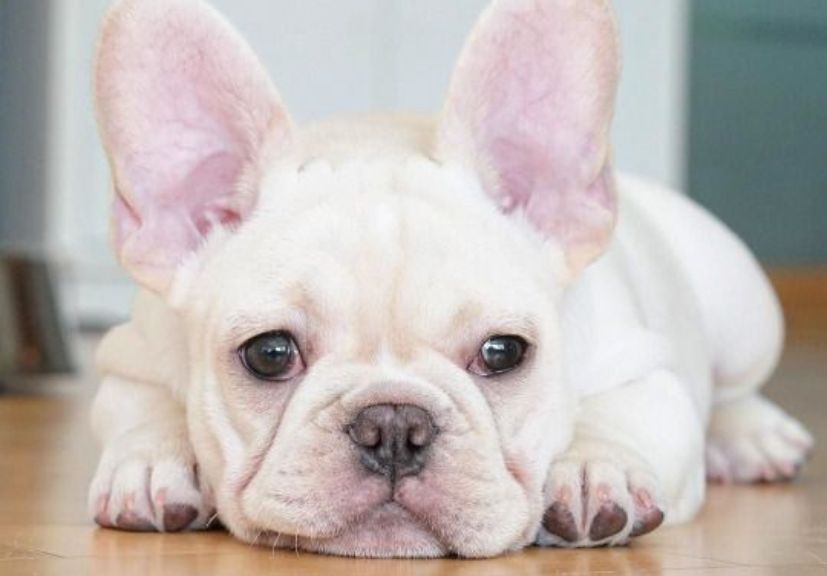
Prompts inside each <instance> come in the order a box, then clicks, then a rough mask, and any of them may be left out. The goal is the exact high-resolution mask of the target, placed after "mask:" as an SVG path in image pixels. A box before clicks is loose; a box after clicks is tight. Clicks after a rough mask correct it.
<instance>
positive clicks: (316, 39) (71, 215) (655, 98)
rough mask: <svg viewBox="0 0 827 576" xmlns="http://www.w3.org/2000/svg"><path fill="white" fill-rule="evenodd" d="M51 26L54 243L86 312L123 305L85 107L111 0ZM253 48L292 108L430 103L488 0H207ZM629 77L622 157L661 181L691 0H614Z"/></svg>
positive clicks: (314, 110)
mask: <svg viewBox="0 0 827 576" xmlns="http://www.w3.org/2000/svg"><path fill="white" fill-rule="evenodd" d="M53 2H54V3H55V6H56V11H55V14H54V17H55V19H56V26H55V29H56V34H57V38H56V39H55V42H54V46H55V48H54V50H55V54H54V61H53V62H54V74H55V76H56V82H57V84H56V85H57V86H58V87H59V89H57V90H55V91H54V94H53V107H54V109H55V121H54V138H53V140H52V142H53V150H52V152H53V158H54V165H53V166H52V167H51V171H50V173H51V175H52V182H53V187H52V188H53V190H54V194H55V197H54V201H53V202H51V205H52V206H54V207H55V208H54V211H53V213H52V214H51V218H52V226H51V232H52V233H51V244H52V246H53V247H54V248H55V249H56V250H58V251H59V253H61V254H62V255H63V256H64V258H65V260H66V261H67V262H70V263H71V266H69V267H68V269H69V271H70V274H69V276H70V278H71V279H72V282H70V284H69V285H70V290H69V293H68V298H69V300H70V301H71V302H73V303H75V305H76V309H77V310H78V312H79V313H80V315H81V316H83V317H85V318H86V319H87V320H89V319H93V320H94V319H102V320H106V319H107V318H111V317H112V316H113V315H115V316H119V315H122V314H123V313H124V311H125V310H126V304H127V302H128V300H129V298H130V297H131V294H132V288H131V287H130V285H129V283H128V282H127V281H126V279H125V278H124V277H123V275H122V274H121V273H120V272H119V271H118V270H117V268H116V267H115V265H114V262H113V259H112V257H111V255H110V254H109V250H108V245H107V224H108V218H107V209H108V203H109V202H108V196H109V191H108V180H107V168H106V163H105V161H104V158H103V155H102V153H101V152H100V149H99V145H98V143H97V135H96V132H95V126H94V118H93V113H92V108H91V104H90V103H91V91H90V82H89V72H90V65H91V64H90V63H91V58H92V51H93V46H94V39H95V34H96V30H97V26H98V24H99V21H100V18H101V16H102V14H103V12H104V10H105V7H106V6H107V4H108V2H107V0H84V1H83V2H78V1H77V0H53ZM213 2H214V4H215V5H216V6H217V7H218V8H219V9H220V10H221V11H222V12H224V13H225V14H226V15H227V16H228V17H229V18H230V20H231V21H232V22H233V23H234V24H235V25H236V26H237V27H238V28H239V29H240V30H241V32H242V33H243V34H244V36H246V37H247V38H248V39H249V41H250V42H251V44H252V45H253V46H254V48H255V49H256V51H257V52H258V53H259V54H260V56H261V57H262V59H263V60H264V62H265V63H266V65H267V66H268V68H269V69H270V70H271V72H272V74H273V77H274V78H275V80H276V83H277V84H278V86H279V88H280V90H281V92H282V95H283V96H284V98H285V100H286V102H287V103H288V105H289V106H290V108H291V111H292V113H293V115H294V116H295V117H296V118H297V119H298V120H300V121H301V120H312V119H318V118H323V117H326V116H330V115H333V114H337V113H351V112H363V111H369V110H376V109H399V110H410V111H421V112H427V111H433V110H436V109H438V107H439V106H440V104H441V101H442V97H443V94H444V92H445V89H446V86H447V83H448V80H449V76H450V72H451V69H452V66H453V63H454V60H455V58H456V55H457V53H458V51H459V49H460V47H461V46H462V42H463V40H464V37H465V35H466V33H467V32H468V30H469V28H470V26H471V25H472V23H473V21H474V19H475V17H476V15H477V14H478V13H479V12H480V10H481V9H482V8H483V6H485V5H486V4H487V0H314V1H312V2H292V1H289V0H272V1H263V0H213ZM615 3H616V6H617V11H618V15H619V19H620V23H621V27H622V33H623V39H624V53H625V61H626V64H625V76H624V80H623V84H622V87H621V94H620V99H619V107H618V114H617V122H616V131H615V142H616V155H617V160H618V165H619V167H620V168H621V169H627V170H633V171H635V172H637V173H640V174H643V175H647V176H650V177H652V178H654V179H656V180H659V181H662V182H666V183H668V184H673V185H680V184H681V183H682V182H683V177H684V133H685V129H684V121H683V119H684V116H685V114H684V108H685V100H684V97H683V94H684V92H685V81H684V76H685V70H686V68H687V67H686V55H687V49H686V28H687V22H688V15H687V11H688V9H687V3H688V0H615Z"/></svg>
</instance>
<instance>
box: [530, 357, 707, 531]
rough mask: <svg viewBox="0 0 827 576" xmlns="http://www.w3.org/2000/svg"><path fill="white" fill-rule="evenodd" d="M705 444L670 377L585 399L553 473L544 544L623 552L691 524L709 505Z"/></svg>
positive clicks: (659, 375)
mask: <svg viewBox="0 0 827 576" xmlns="http://www.w3.org/2000/svg"><path fill="white" fill-rule="evenodd" d="M703 442H704V435H703V424H702V422H701V418H700V416H699V415H698V412H697V409H696V408H695V406H694V405H693V403H692V401H691V399H690V397H689V395H688V393H687V389H686V388H685V386H684V384H683V383H681V382H680V381H679V379H678V378H677V377H676V376H674V375H673V374H671V373H669V372H666V371H657V372H653V373H652V374H650V375H649V376H647V377H646V378H643V379H641V380H638V381H636V382H633V383H630V384H628V385H626V386H623V387H622V388H617V389H614V390H610V391H607V392H604V393H602V394H599V395H595V396H592V397H589V398H586V399H584V401H583V403H582V405H581V409H580V413H579V414H578V420H577V427H576V430H575V436H574V440H573V442H572V445H571V446H570V448H569V449H568V450H567V451H566V452H565V453H564V454H563V455H562V456H561V457H560V458H558V459H557V460H556V461H555V462H554V463H553V464H552V467H551V470H550V473H549V479H548V482H547V485H546V499H547V510H546V513H545V516H544V518H543V523H542V527H541V528H540V531H539V534H538V537H537V542H538V544H540V545H547V546H565V547H585V546H601V545H617V544H623V543H625V542H627V541H628V540H629V539H630V538H634V537H636V536H641V535H643V534H646V533H648V532H651V531H652V530H654V529H655V528H657V527H658V526H659V525H660V524H661V522H663V520H664V519H666V520H667V521H673V522H674V521H683V520H686V519H688V518H689V517H691V516H692V515H693V514H694V513H695V512H696V511H697V509H698V508H699V507H700V505H701V503H702V501H703V495H704V472H703Z"/></svg>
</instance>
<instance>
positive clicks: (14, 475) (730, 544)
mask: <svg viewBox="0 0 827 576" xmlns="http://www.w3.org/2000/svg"><path fill="white" fill-rule="evenodd" d="M825 281H827V276H825ZM779 282H780V284H779V288H780V290H781V292H782V295H784V296H785V297H786V298H788V299H790V298H791V299H793V301H792V303H791V305H790V309H789V315H790V316H791V323H790V325H791V328H792V332H793V334H792V342H791V344H790V346H789V347H788V349H787V352H786V354H785V356H784V359H783V362H782V365H781V368H780V370H779V371H778V373H777V375H776V377H775V378H774V380H773V382H772V384H771V385H770V387H769V395H770V396H771V397H773V398H774V399H776V400H778V401H779V402H780V403H781V404H782V405H783V406H784V407H785V408H787V409H788V410H790V411H791V412H793V413H794V414H796V415H797V416H799V417H800V418H801V419H802V420H803V421H804V423H805V424H806V425H807V426H808V427H809V428H810V430H811V431H812V432H814V434H815V435H816V438H817V439H818V440H819V441H820V445H819V446H818V447H817V449H816V453H815V457H814V459H813V460H812V462H811V463H810V465H809V466H808V467H807V468H806V469H805V471H804V475H803V477H802V478H801V479H800V480H799V481H798V482H796V483H794V484H790V485H779V486H752V487H713V488H712V489H711V490H710V493H709V497H708V500H707V504H706V506H705V508H704V510H703V513H702V514H701V516H700V517H699V518H698V519H697V520H696V521H695V522H693V523H691V524H688V525H684V526H678V527H670V528H664V529H660V530H658V531H656V532H655V533H653V534H651V535H650V536H647V537H644V538H642V539H640V540H639V541H637V542H635V543H634V544H633V545H632V546H631V547H629V548H623V549H612V550H609V549H601V550H589V551H563V550H537V549H531V550H527V551H525V552H521V553H518V554H512V555H509V556H505V557H502V558H498V559H495V560H489V561H459V560H445V561H399V562H396V561H373V560H371V561H357V560H344V559H337V558H326V557H320V556H314V555H307V554H296V553H292V552H272V551H271V550H268V549H262V548H253V547H250V546H247V545H246V544H242V543H239V542H236V541H234V540H233V539H232V538H231V537H229V536H228V535H226V534H224V533H222V532H210V533H202V534H182V535H157V534H153V535H146V534H128V533H123V532H114V531H109V530H99V529H96V528H95V527H94V526H93V525H92V523H91V522H90V521H89V520H88V518H87V517H86V510H85V499H86V488H87V484H88V482H89V479H90V477H91V474H92V471H93V467H94V465H95V461H96V457H97V454H96V448H95V444H94V442H93V440H92V438H91V436H90V433H89V430H88V426H87V410H88V402H89V398H90V396H91V394H92V392H93V391H94V378H93V377H92V376H91V375H90V374H89V372H88V368H87V369H86V371H85V372H84V373H83V374H81V375H80V376H79V377H77V378H75V379H72V380H68V381H53V382H38V383H35V385H34V386H33V387H32V385H28V384H27V386H26V393H25V394H23V393H21V392H10V391H6V392H5V393H2V394H0V450H1V452H0V454H2V456H0V471H2V475H0V575H2V576H12V575H23V574H25V575H33V574H38V575H44V576H45V575H50V574H60V575H76V574H107V575H108V574H114V575H131V574H136V575H141V576H149V575H155V574H173V575H176V576H177V575H183V574H199V575H207V574H228V575H233V576H236V575H240V574H270V575H276V574H303V575H304V574H306V575H313V574H326V573H330V574H375V575H377V576H380V575H381V576H389V575H394V574H401V575H413V574H429V575H431V574H433V575H447V574H467V575H469V576H470V575H473V576H485V575H494V574H497V575H499V574H515V575H517V574H519V575H524V574H525V575H532V574H538V575H539V574H543V575H550V574H679V575H685V576H689V575H694V574H711V575H713V576H715V575H726V574H733V575H739V576H741V575H742V576H753V575H759V574H783V575H798V574H800V575H804V576H807V575H810V574H827V449H823V450H820V448H823V447H824V446H825V444H827V315H826V314H824V311H825V310H827V308H823V309H822V308H819V307H818V306H817V307H816V308H818V309H816V308H813V309H810V308H808V307H807V306H805V305H802V304H801V303H800V301H798V300H796V299H800V298H802V297H806V295H804V296H802V290H803V291H804V292H807V290H808V289H807V288H806V287H804V288H802V286H801V285H800V284H799V283H798V282H796V281H795V279H792V280H791V279H790V278H784V277H783V276H782V277H780V280H779ZM823 287H827V283H825V284H824V286H823ZM821 304H824V302H823V301H822V302H821ZM79 345H80V346H79V347H80V348H81V351H82V356H84V357H87V358H88V355H89V350H90V348H91V346H90V342H88V341H82V342H79Z"/></svg>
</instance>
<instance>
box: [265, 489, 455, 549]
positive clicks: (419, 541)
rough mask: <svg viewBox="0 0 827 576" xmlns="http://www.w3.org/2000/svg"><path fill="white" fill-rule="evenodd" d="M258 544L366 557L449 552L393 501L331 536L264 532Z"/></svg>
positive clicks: (413, 517)
mask: <svg viewBox="0 0 827 576" xmlns="http://www.w3.org/2000/svg"><path fill="white" fill-rule="evenodd" d="M259 542H260V543H261V544H264V545H265V546H270V547H272V548H286V549H297V550H298V549H302V550H307V551H311V552H317V553H321V554H333V555H337V556H354V557H369V558H410V557H418V558H436V557H443V556H445V555H446V554H449V553H450V550H449V549H448V547H447V546H446V545H445V544H444V543H443V542H441V541H440V540H439V538H437V536H436V535H435V534H434V533H433V531H431V530H430V529H429V528H428V527H426V526H425V524H424V523H423V521H422V520H421V519H420V518H418V517H417V516H415V515H414V514H412V513H411V512H410V511H409V510H408V509H407V508H405V507H404V506H403V505H402V504H400V503H399V502H397V501H396V500H393V499H389V500H387V501H385V502H384V503H382V504H380V505H378V506H376V507H375V508H373V509H372V510H370V511H369V512H367V513H366V514H363V515H362V516H360V517H359V518H357V519H356V520H355V521H354V522H352V523H351V524H349V525H348V526H347V527H345V528H344V529H342V530H341V531H339V532H338V533H337V534H335V535H333V536H327V537H309V536H296V535H288V534H279V533H277V532H273V531H266V532H263V533H262V534H261V536H259Z"/></svg>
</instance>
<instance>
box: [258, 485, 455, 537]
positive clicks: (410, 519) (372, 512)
mask: <svg viewBox="0 0 827 576" xmlns="http://www.w3.org/2000/svg"><path fill="white" fill-rule="evenodd" d="M377 514H379V515H386V516H387V517H390V518H395V519H396V520H398V521H401V522H407V523H409V524H411V525H413V526H415V527H416V528H419V529H420V530H422V531H423V532H426V533H428V534H430V535H432V536H433V537H434V538H438V535H437V534H435V533H434V531H433V530H431V529H430V527H429V526H428V525H427V524H426V523H425V522H423V521H422V520H421V519H420V518H419V517H418V516H417V515H416V514H414V513H413V512H411V511H410V510H408V508H407V507H405V506H404V505H403V504H402V503H400V502H399V501H398V500H396V499H395V498H393V497H391V498H388V499H387V500H384V501H383V502H380V503H379V504H377V505H376V506H374V507H372V508H370V509H369V510H367V511H366V512H364V513H362V514H360V515H359V516H357V517H355V518H353V519H352V520H351V521H350V522H347V523H346V524H344V525H342V526H341V527H340V528H339V529H338V530H336V531H335V532H332V533H330V534H327V535H324V536H320V535H318V534H314V535H306V534H285V533H281V532H277V531H275V530H261V531H259V533H258V534H259V536H258V537H257V540H258V542H260V543H261V544H267V545H269V546H276V545H278V543H279V541H282V540H284V541H285V542H288V543H289V542H292V541H293V540H294V539H296V538H302V539H304V538H310V539H311V540H315V541H333V540H336V539H338V538H341V537H343V536H345V535H347V534H348V533H349V532H352V531H355V530H357V529H358V528H360V527H361V526H362V525H363V524H364V523H365V522H368V521H369V520H370V519H371V517H375V516H376V515H377ZM386 519H387V518H386ZM441 544H442V545H443V546H445V544H444V543H442V542H441ZM446 549H447V547H446Z"/></svg>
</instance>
